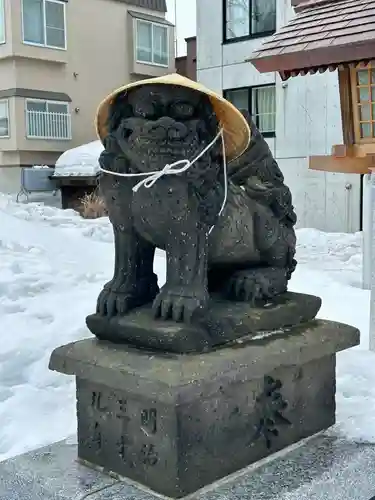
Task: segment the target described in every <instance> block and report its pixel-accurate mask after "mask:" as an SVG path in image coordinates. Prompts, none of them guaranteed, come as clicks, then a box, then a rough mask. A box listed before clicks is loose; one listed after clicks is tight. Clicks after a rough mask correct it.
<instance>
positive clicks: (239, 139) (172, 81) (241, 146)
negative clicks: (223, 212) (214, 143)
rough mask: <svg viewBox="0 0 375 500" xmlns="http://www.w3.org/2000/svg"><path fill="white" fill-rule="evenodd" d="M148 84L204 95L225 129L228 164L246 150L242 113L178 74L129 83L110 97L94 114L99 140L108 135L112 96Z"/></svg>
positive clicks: (247, 139)
mask: <svg viewBox="0 0 375 500" xmlns="http://www.w3.org/2000/svg"><path fill="white" fill-rule="evenodd" d="M150 84H164V85H179V86H180V87H187V88H190V89H193V90H196V91H197V92H202V93H203V94H206V95H207V96H208V97H209V99H210V101H211V104H212V107H213V109H214V111H215V114H216V117H217V119H218V121H219V123H220V125H221V127H222V128H223V130H224V142H225V150H226V154H227V160H228V161H231V160H234V159H236V158H238V157H239V156H240V155H241V154H242V153H243V152H244V151H245V150H246V148H247V147H248V145H249V143H250V138H251V131H250V127H249V125H248V123H247V121H246V119H245V118H244V116H243V115H242V113H241V112H240V111H239V110H238V109H237V108H236V107H235V106H233V104H232V103H230V102H229V101H227V100H226V99H224V97H222V96H220V95H219V94H216V92H213V91H212V90H209V89H208V88H206V87H204V86H203V85H202V84H200V83H197V82H194V81H193V80H190V79H189V78H185V77H184V76H181V75H178V74H177V73H172V74H170V75H165V76H161V77H158V78H150V79H147V80H140V81H138V82H134V83H129V84H127V85H124V86H123V87H120V88H119V89H117V90H115V91H114V92H112V93H111V94H109V95H108V96H107V97H106V98H105V99H104V100H103V101H102V102H101V103H100V105H99V107H98V110H97V113H96V120H95V126H96V131H97V134H98V137H99V139H100V140H101V141H103V139H104V137H105V136H106V135H107V121H108V112H109V108H110V106H111V104H112V102H113V100H114V99H115V97H117V95H119V94H120V93H122V92H125V91H127V90H131V89H134V88H137V87H141V86H142V85H150Z"/></svg>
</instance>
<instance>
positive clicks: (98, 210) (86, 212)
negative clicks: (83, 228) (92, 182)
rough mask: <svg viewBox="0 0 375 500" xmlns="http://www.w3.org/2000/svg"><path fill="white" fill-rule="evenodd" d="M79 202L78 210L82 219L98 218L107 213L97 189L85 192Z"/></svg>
mask: <svg viewBox="0 0 375 500" xmlns="http://www.w3.org/2000/svg"><path fill="white" fill-rule="evenodd" d="M81 203H82V205H81V207H80V210H79V212H80V214H81V215H82V217H83V218H84V219H98V218H99V217H105V216H106V215H107V214H108V212H107V209H106V206H105V203H104V200H103V198H101V197H100V196H99V194H98V192H97V191H93V192H92V193H90V194H86V195H85V196H84V197H83V198H82V199H81Z"/></svg>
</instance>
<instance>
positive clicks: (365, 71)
mask: <svg viewBox="0 0 375 500" xmlns="http://www.w3.org/2000/svg"><path fill="white" fill-rule="evenodd" d="M351 71H352V74H351V82H352V83H351V86H352V98H353V111H354V134H355V138H356V142H374V141H375V68H373V67H372V66H371V65H368V66H367V67H366V68H360V69H358V68H355V69H352V70H351Z"/></svg>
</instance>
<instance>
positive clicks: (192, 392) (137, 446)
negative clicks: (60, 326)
mask: <svg viewBox="0 0 375 500" xmlns="http://www.w3.org/2000/svg"><path fill="white" fill-rule="evenodd" d="M358 342H359V332H358V330H356V329H355V328H353V327H350V326H347V325H342V324H339V323H333V322H330V321H320V320H319V321H318V320H315V321H314V322H311V323H309V324H306V325H299V326H298V327H294V328H292V329H290V330H289V331H287V332H286V331H284V332H283V333H274V334H273V335H271V336H266V337H260V338H254V337H250V338H247V339H244V340H243V342H242V343H241V344H236V345H232V346H231V347H225V348H220V349H217V350H216V351H213V352H209V353H206V354H194V355H193V354H192V355H173V354H165V355H161V354H155V353H150V352H147V351H142V350H137V349H134V348H129V347H125V346H122V347H121V348H119V346H114V345H110V344H107V343H103V342H100V341H97V340H92V339H90V340H85V341H81V342H77V343H75V344H70V345H68V346H65V347H62V348H58V349H56V350H55V351H54V353H53V354H52V357H51V362H50V367H51V368H52V369H56V370H58V371H61V372H63V373H70V374H75V375H76V378H77V412H78V437H79V441H78V442H79V445H78V454H79V457H80V458H81V459H83V460H85V461H86V462H87V463H91V464H95V465H97V466H101V467H103V468H104V469H105V470H107V471H110V472H114V473H117V474H120V475H122V476H126V477H130V478H131V479H134V480H136V481H139V482H141V483H142V484H144V485H147V486H148V487H150V488H152V489H153V490H155V491H157V492H159V493H162V494H165V495H169V496H171V497H182V496H184V495H186V494H189V493H192V492H194V491H196V490H198V489H199V488H201V487H202V486H205V485H207V484H210V483H212V482H214V481H215V480H217V479H219V478H222V477H225V476H226V475H228V474H230V473H233V472H234V471H236V470H239V469H241V468H243V467H245V466H247V465H248V464H250V463H253V462H256V461H257V460H259V459H261V458H263V457H265V456H267V455H270V454H272V453H275V452H276V451H278V450H280V449H282V448H285V447H286V446H288V445H290V444H291V443H294V442H296V441H298V440H300V439H303V438H305V437H307V436H311V435H312V434H314V433H316V432H318V431H320V430H322V429H326V428H328V427H329V426H331V425H332V424H333V423H334V415H335V353H336V352H337V351H338V350H341V349H344V348H348V347H351V346H353V345H356V344H357V343H358Z"/></svg>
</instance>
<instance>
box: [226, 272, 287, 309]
mask: <svg viewBox="0 0 375 500" xmlns="http://www.w3.org/2000/svg"><path fill="white" fill-rule="evenodd" d="M287 285H288V277H287V270H286V269H283V268H277V267H257V268H250V269H241V270H238V271H235V272H234V273H233V274H232V276H231V277H230V278H229V280H228V283H227V287H226V291H227V298H228V299H230V300H238V301H246V302H250V303H254V302H256V301H260V300H266V301H267V300H271V299H272V298H273V297H275V296H276V295H279V294H281V293H284V292H286V290H287Z"/></svg>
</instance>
